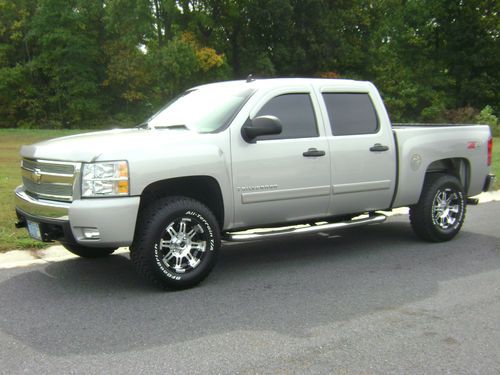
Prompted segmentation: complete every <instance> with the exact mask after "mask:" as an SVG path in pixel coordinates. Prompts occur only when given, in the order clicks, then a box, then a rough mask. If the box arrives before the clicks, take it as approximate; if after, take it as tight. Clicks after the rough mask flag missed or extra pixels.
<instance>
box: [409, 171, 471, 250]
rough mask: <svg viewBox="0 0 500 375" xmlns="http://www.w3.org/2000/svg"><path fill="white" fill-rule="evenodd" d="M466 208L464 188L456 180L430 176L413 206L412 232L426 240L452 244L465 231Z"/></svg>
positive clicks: (411, 213)
mask: <svg viewBox="0 0 500 375" xmlns="http://www.w3.org/2000/svg"><path fill="white" fill-rule="evenodd" d="M465 207H466V206H465V198H464V189H463V187H462V184H461V183H460V181H459V180H458V179H457V178H456V177H454V176H450V175H443V174H429V175H428V176H427V177H426V179H425V182H424V187H423V190H422V195H421V196H420V200H419V201H418V203H417V204H416V205H413V206H411V207H410V222H411V225H412V228H413V231H414V232H415V233H416V234H417V236H419V237H420V238H422V239H424V240H426V241H431V242H441V241H449V240H451V239H452V238H453V237H455V236H456V235H457V233H458V232H459V231H460V228H462V225H463V223H464V219H465Z"/></svg>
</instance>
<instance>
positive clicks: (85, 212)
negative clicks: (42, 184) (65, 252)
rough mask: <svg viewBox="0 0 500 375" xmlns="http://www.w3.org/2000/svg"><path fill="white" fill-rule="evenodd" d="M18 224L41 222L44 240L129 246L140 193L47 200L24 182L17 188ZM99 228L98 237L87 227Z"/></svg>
mask: <svg viewBox="0 0 500 375" xmlns="http://www.w3.org/2000/svg"><path fill="white" fill-rule="evenodd" d="M15 197H16V212H17V216H18V219H19V222H18V224H17V226H18V227H23V226H25V223H26V221H27V220H30V221H33V222H37V223H39V224H42V226H43V227H44V229H46V230H47V233H42V239H43V241H52V240H59V241H61V242H63V241H65V240H66V241H67V240H68V238H69V239H70V240H71V241H76V242H77V243H79V244H82V245H86V246H91V247H105V246H117V247H118V246H130V244H131V243H132V241H133V239H134V233H135V224H136V220H137V214H138V212H139V204H140V197H137V196H135V197H118V198H96V199H77V200H74V201H73V202H71V203H69V202H68V203H65V202H57V201H47V200H43V199H37V198H34V197H32V196H30V195H28V194H27V193H26V192H25V190H24V187H23V186H19V187H18V188H17V189H16V190H15ZM89 228H90V229H92V230H96V231H98V232H99V236H98V237H97V238H88V237H86V236H85V230H87V229H89Z"/></svg>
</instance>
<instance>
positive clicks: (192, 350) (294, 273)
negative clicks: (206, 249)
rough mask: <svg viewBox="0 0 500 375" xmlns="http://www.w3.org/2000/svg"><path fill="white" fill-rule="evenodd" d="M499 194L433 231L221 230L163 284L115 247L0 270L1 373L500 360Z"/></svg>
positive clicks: (322, 368)
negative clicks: (185, 278) (198, 261)
mask: <svg viewBox="0 0 500 375" xmlns="http://www.w3.org/2000/svg"><path fill="white" fill-rule="evenodd" d="M499 215H500V202H491V203H486V204H482V205H479V206H469V207H468V212H467V217H466V223H465V225H464V227H463V229H462V231H461V233H460V234H459V235H458V236H457V237H456V239H455V240H453V241H451V242H447V243H438V244H430V243H425V242H421V241H420V240H418V239H417V238H416V237H415V236H414V235H413V233H412V231H411V228H410V225H409V222H408V218H407V217H406V216H394V217H391V218H389V219H388V221H387V222H386V223H384V224H379V225H371V226H367V227H360V228H352V229H348V230H343V231H341V232H335V233H334V234H331V235H325V234H323V235H312V236H307V237H300V238H287V239H280V240H273V241H265V242H253V243H245V244H227V245H225V246H224V247H223V248H222V251H221V257H220V259H219V263H218V265H217V266H216V267H215V269H214V270H213V272H212V274H211V275H210V276H209V278H208V279H207V280H206V281H205V282H204V283H202V284H201V285H200V286H198V287H196V288H194V289H190V290H186V291H180V292H160V291H157V290H156V289H154V288H153V287H150V286H149V285H148V284H147V283H145V282H144V281H143V280H142V279H141V278H140V277H139V276H137V275H136V273H135V272H134V269H133V267H132V265H131V263H130V261H129V259H128V254H123V253H122V254H118V255H113V256H110V257H108V258H106V259H100V260H86V259H77V258H71V259H66V260H62V261H54V262H48V263H47V262H45V263H43V264H31V265H28V266H24V267H14V268H9V269H1V270H0V373H2V374H19V373H36V374H44V373H50V374H69V373H75V374H138V373H145V374H154V373H161V374H190V373H193V374H195V373H199V374H207V373H208V374H211V373H214V374H216V373H222V374H225V373H231V374H232V373H241V374H255V373H259V374H262V373H264V374H276V373H278V374H288V373H290V374H304V373H321V374H341V375H350V374H353V375H354V374H363V375H366V374H500V216H499Z"/></svg>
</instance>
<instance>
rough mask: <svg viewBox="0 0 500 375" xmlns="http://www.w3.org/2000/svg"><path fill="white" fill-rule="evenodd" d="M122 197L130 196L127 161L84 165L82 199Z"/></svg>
mask: <svg viewBox="0 0 500 375" xmlns="http://www.w3.org/2000/svg"><path fill="white" fill-rule="evenodd" d="M121 195H129V176H128V164H127V162H126V161H106V162H98V163H91V164H83V168H82V197H111V196H121Z"/></svg>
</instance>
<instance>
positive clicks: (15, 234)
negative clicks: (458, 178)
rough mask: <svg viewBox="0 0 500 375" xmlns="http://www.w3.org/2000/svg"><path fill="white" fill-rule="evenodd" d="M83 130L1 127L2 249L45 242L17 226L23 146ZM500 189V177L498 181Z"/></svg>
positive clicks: (498, 165) (497, 161) (497, 168)
mask: <svg viewBox="0 0 500 375" xmlns="http://www.w3.org/2000/svg"><path fill="white" fill-rule="evenodd" d="M82 132H84V131H82V130H28V129H0V207H1V208H2V209H1V210H0V251H5V250H9V249H26V248H40V247H44V246H46V244H44V243H42V242H37V241H32V240H31V239H30V238H29V237H28V233H27V231H26V230H25V229H22V230H17V229H15V228H14V223H15V221H16V215H15V211H14V195H13V190H14V189H15V187H16V186H17V185H19V184H20V183H21V177H20V169H19V163H20V156H19V148H20V147H21V145H23V144H31V143H34V142H38V141H42V140H45V139H50V138H56V137H61V136H65V135H71V134H77V133H82ZM493 143H494V144H493V168H492V169H493V172H494V173H495V174H496V175H497V176H498V177H500V137H495V139H494V141H493ZM495 189H500V178H499V179H497V181H496V182H495Z"/></svg>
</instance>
